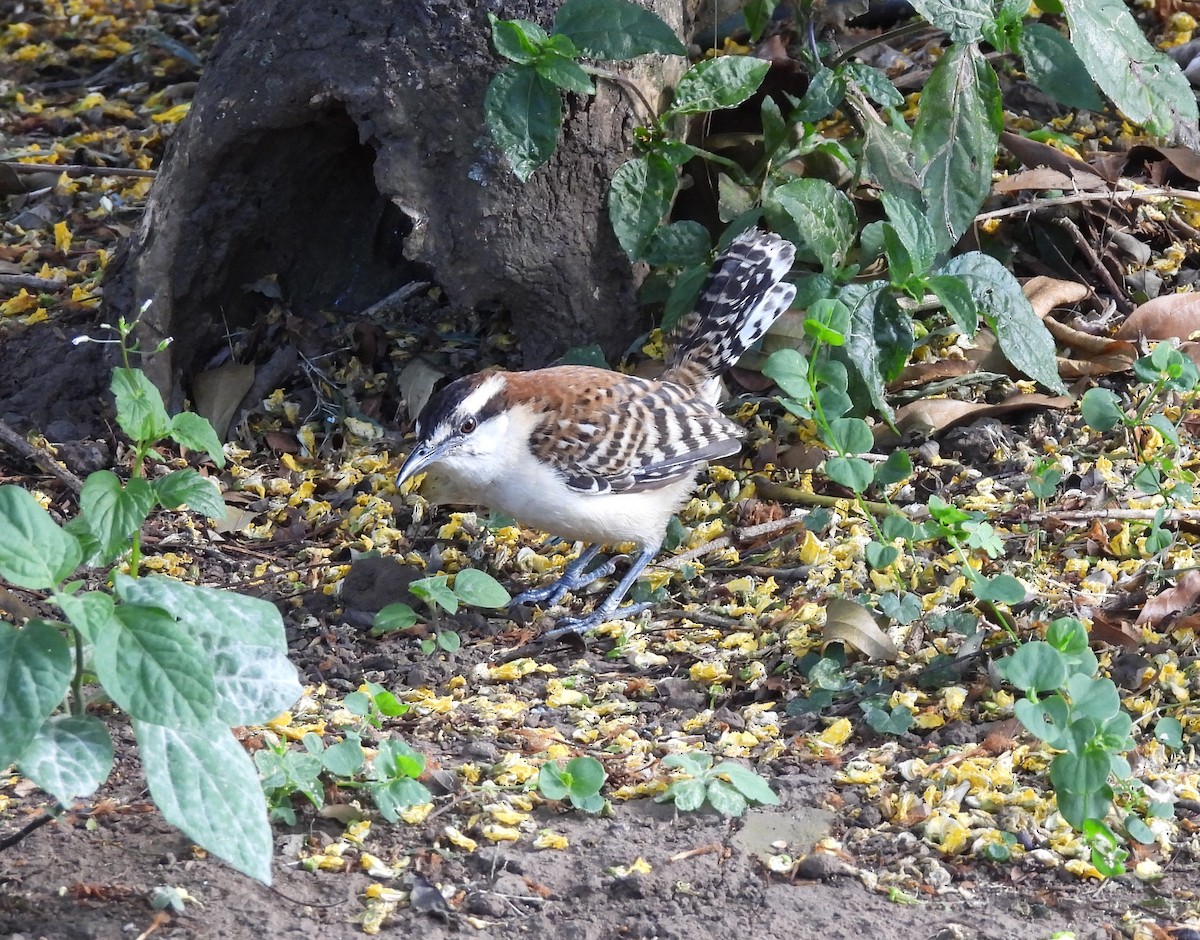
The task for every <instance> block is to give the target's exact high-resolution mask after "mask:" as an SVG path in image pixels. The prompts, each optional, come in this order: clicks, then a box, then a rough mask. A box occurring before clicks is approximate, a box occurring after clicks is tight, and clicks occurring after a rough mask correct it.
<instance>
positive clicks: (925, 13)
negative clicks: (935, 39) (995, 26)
mask: <svg viewBox="0 0 1200 940" xmlns="http://www.w3.org/2000/svg"><path fill="white" fill-rule="evenodd" d="M912 5H913V7H915V8H916V11H917V12H918V13H920V14H921V16H922V18H923V19H925V20H927V21H928V22H929V24H930V25H931V26H935V27H937V28H938V29H940V30H942V31H943V32H946V33H949V34H950V38H951V39H952V40H953V41H954V42H956V43H968V42H977V41H978V40H979V39H980V38H982V36H983V28H984V26H985V25H987V24H988V23H990V22H992V19H993V17H994V14H993V12H992V5H991V3H989V2H988V0H953V2H951V0H913V4H912Z"/></svg>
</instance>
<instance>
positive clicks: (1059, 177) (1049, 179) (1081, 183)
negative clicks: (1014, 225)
mask: <svg viewBox="0 0 1200 940" xmlns="http://www.w3.org/2000/svg"><path fill="white" fill-rule="evenodd" d="M1103 185H1104V180H1103V179H1101V178H1100V177H1099V176H1097V175H1096V174H1095V173H1089V172H1086V171H1084V170H1080V171H1078V172H1076V173H1072V174H1067V173H1063V172H1062V171H1061V170H1054V169H1051V168H1050V167H1045V166H1040V167H1036V168H1034V169H1032V170H1021V172H1019V173H1014V174H1012V175H1011V176H1003V177H1001V178H1000V179H998V180H996V182H995V183H994V184H992V192H996V193H1018V192H1023V191H1026V190H1031V189H1032V190H1039V191H1040V190H1045V189H1064V190H1066V191H1067V192H1072V191H1074V190H1077V189H1085V190H1092V189H1098V188H1099V187H1101V186H1103Z"/></svg>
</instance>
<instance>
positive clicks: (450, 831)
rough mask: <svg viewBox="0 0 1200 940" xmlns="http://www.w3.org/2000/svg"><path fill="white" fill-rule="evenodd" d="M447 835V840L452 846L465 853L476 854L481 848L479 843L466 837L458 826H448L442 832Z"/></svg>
mask: <svg viewBox="0 0 1200 940" xmlns="http://www.w3.org/2000/svg"><path fill="white" fill-rule="evenodd" d="M442 831H443V832H444V833H445V834H446V838H447V839H449V840H450V843H451V845H456V846H458V847H459V848H460V849H462V850H463V851H464V852H474V851H475V850H476V849H477V848H479V843H478V842H476V841H475V840H474V839H472V838H471V837H470V836H468V835H466V834H465V833H464V832H463V831H462V830H461V829H459V828H458V827H457V826H447V827H446V828H445V829H443V830H442Z"/></svg>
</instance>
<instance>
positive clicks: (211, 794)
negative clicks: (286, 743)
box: [133, 720, 274, 884]
mask: <svg viewBox="0 0 1200 940" xmlns="http://www.w3.org/2000/svg"><path fill="white" fill-rule="evenodd" d="M133 731H134V734H135V735H136V736H137V742H138V752H139V754H140V755H141V758H142V767H143V768H144V770H145V772H146V782H147V783H148V784H149V785H150V794H151V795H152V796H153V797H154V804H155V805H156V806H157V807H158V810H159V812H161V813H162V815H163V818H164V819H165V820H166V821H167V822H169V823H170V824H171V825H173V826H175V827H176V828H177V829H179V830H180V831H182V832H183V834H184V835H186V836H187V837H188V838H189V839H191V840H192V841H193V842H195V843H196V844H197V845H199V846H201V847H202V848H204V849H206V850H207V851H209V852H211V853H212V854H213V855H216V856H217V857H218V858H221V859H223V860H224V861H226V862H228V863H229V864H230V865H232V866H233V867H234V868H236V869H237V870H238V871H240V872H242V873H243V874H246V875H249V876H250V877H251V878H257V879H258V880H259V881H261V882H262V883H263V884H270V883H271V856H272V853H273V851H274V841H273V838H272V835H271V827H270V826H269V825H268V824H267V802H266V798H265V797H264V795H263V791H262V787H261V786H260V785H259V782H258V772H257V771H256V770H255V768H254V763H253V761H251V759H250V755H249V754H247V753H246V749H245V748H243V747H242V745H241V743H240V742H239V741H238V740H237V739H236V738H235V737H234V736H233V734H232V732H230V731H229V729H228V728H222V727H219V726H215V725H209V726H208V727H197V728H176V727H167V726H164V725H158V724H151V723H150V722H145V721H138V720H135V721H134V723H133Z"/></svg>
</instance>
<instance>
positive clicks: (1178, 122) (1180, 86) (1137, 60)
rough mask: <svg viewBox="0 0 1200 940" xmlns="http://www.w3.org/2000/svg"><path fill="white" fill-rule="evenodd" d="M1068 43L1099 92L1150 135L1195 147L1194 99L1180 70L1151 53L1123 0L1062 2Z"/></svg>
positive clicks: (1163, 55)
mask: <svg viewBox="0 0 1200 940" xmlns="http://www.w3.org/2000/svg"><path fill="white" fill-rule="evenodd" d="M1063 12H1064V13H1065V14H1066V17H1067V24H1068V25H1069V26H1070V28H1071V45H1072V46H1073V47H1074V48H1075V51H1076V53H1078V55H1079V57H1080V58H1081V59H1082V60H1083V64H1084V65H1085V66H1087V70H1088V72H1089V73H1090V74H1091V76H1092V78H1093V79H1095V81H1096V84H1098V85H1099V86H1100V88H1101V90H1102V91H1103V92H1104V93H1105V94H1106V95H1108V97H1109V98H1111V99H1112V100H1113V102H1114V103H1115V104H1116V106H1117V107H1118V108H1120V109H1121V111H1122V112H1124V114H1125V115H1126V116H1127V117H1128V118H1129V119H1130V120H1131V121H1133V122H1134V123H1135V124H1141V125H1143V126H1144V127H1145V128H1146V130H1148V131H1149V132H1150V133H1151V134H1158V135H1164V136H1165V135H1168V134H1170V133H1171V132H1172V129H1173V130H1174V131H1175V133H1176V134H1177V135H1179V136H1180V137H1181V138H1184V139H1185V140H1188V141H1190V142H1191V143H1192V144H1193V145H1194V144H1195V143H1196V137H1197V134H1196V122H1197V109H1196V96H1195V93H1194V92H1193V91H1192V88H1191V85H1190V84H1189V83H1188V80H1187V78H1186V77H1184V74H1183V71H1182V70H1181V69H1180V67H1179V66H1178V65H1177V64H1176V63H1175V62H1174V61H1173V60H1172V59H1171V57H1170V56H1168V55H1167V54H1166V53H1164V52H1160V51H1159V50H1157V49H1155V48H1154V47H1153V46H1151V45H1150V43H1149V42H1148V41H1147V40H1146V37H1145V36H1144V35H1142V30H1141V27H1139V26H1138V24H1137V21H1136V20H1135V19H1134V18H1133V14H1132V13H1131V12H1130V11H1129V8H1128V7H1127V6H1125V4H1124V3H1123V2H1122V0H1063Z"/></svg>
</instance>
